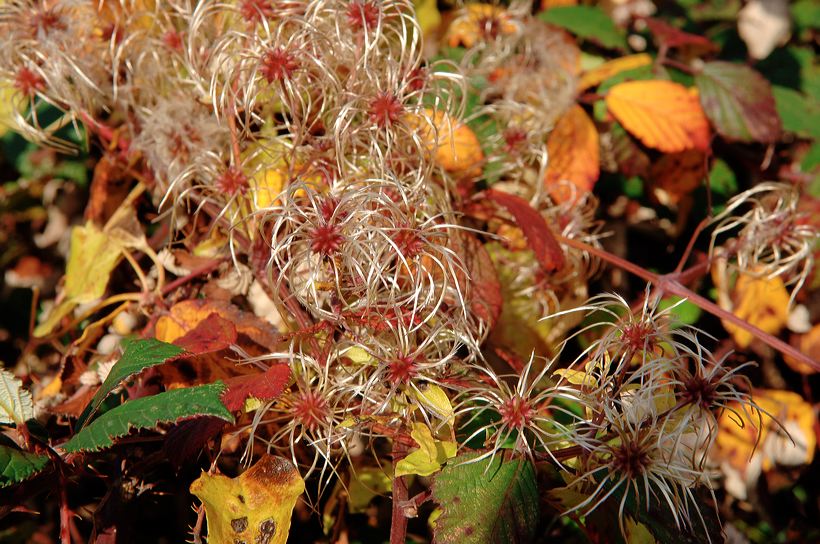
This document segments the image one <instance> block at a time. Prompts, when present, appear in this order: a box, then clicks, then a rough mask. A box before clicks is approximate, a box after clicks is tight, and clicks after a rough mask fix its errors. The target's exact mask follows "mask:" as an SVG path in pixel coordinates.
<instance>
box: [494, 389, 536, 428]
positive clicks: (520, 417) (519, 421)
mask: <svg viewBox="0 0 820 544" xmlns="http://www.w3.org/2000/svg"><path fill="white" fill-rule="evenodd" d="M498 412H499V414H501V422H502V423H503V424H504V425H507V426H508V427H512V428H514V429H519V430H520V429H523V428H524V427H526V426H527V425H529V424H530V422H531V421H532V416H533V409H532V406H531V405H530V402H529V401H528V400H527V399H524V398H522V397H519V396H517V395H516V396H514V397H512V398H510V399H507V400H506V401H504V403H502V404H501V406H500V407H499V408H498Z"/></svg>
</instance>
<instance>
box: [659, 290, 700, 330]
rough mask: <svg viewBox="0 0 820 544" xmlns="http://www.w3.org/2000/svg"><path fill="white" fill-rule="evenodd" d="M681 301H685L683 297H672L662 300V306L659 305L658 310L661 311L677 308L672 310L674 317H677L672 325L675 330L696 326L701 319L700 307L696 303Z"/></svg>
mask: <svg viewBox="0 0 820 544" xmlns="http://www.w3.org/2000/svg"><path fill="white" fill-rule="evenodd" d="M681 300H683V299H682V298H681V297H678V296H671V297H667V298H664V299H662V300H661V302H660V304H658V309H660V310H665V309H667V308H670V307H672V306H675V307H674V308H673V309H672V310H671V313H672V315H673V316H674V317H675V321H673V322H672V323H671V324H670V327H671V328H673V329H676V328H679V327H681V326H683V325H694V324H695V323H697V322H698V319H700V314H701V309H700V307H699V306H698V305H697V304H695V303H694V302H690V301H688V300H686V301H683V302H681Z"/></svg>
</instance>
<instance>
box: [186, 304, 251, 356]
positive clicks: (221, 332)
mask: <svg viewBox="0 0 820 544" xmlns="http://www.w3.org/2000/svg"><path fill="white" fill-rule="evenodd" d="M236 336H237V333H236V327H235V326H234V324H233V323H232V322H230V321H228V320H227V319H225V318H224V317H220V316H219V314H217V313H215V312H214V313H212V314H210V315H209V316H208V317H206V318H205V319H203V320H202V321H200V322H199V323H198V324H197V326H196V327H194V328H193V329H191V330H190V331H188V332H187V333H186V334H185V335H183V336H181V337H180V338H177V339H176V340H174V344H176V345H177V346H179V347H181V348H184V349H185V351H187V352H189V353H191V354H193V355H202V354H203V353H213V352H215V351H221V350H223V349H226V348H228V347H230V345H231V344H235V343H236Z"/></svg>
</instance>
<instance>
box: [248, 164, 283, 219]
mask: <svg viewBox="0 0 820 544" xmlns="http://www.w3.org/2000/svg"><path fill="white" fill-rule="evenodd" d="M284 186H285V176H284V175H283V173H282V170H281V169H280V168H266V169H264V170H261V171H259V172H257V173H256V174H254V175H253V177H252V178H251V192H252V193H253V202H254V207H255V208H256V209H257V210H260V209H263V208H268V207H270V206H274V205H277V204H279V195H280V194H281V193H282V189H283V188H284Z"/></svg>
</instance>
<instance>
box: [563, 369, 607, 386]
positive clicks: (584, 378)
mask: <svg viewBox="0 0 820 544" xmlns="http://www.w3.org/2000/svg"><path fill="white" fill-rule="evenodd" d="M552 375H553V376H559V377H561V378H563V379H564V380H566V381H567V382H569V383H571V384H572V385H581V386H584V387H591V388H595V387H598V380H596V379H595V377H594V376H592V375H591V374H587V373H586V372H584V371H583V370H574V369H572V368H559V369H558V370H556V371H555V372H553V373H552Z"/></svg>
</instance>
